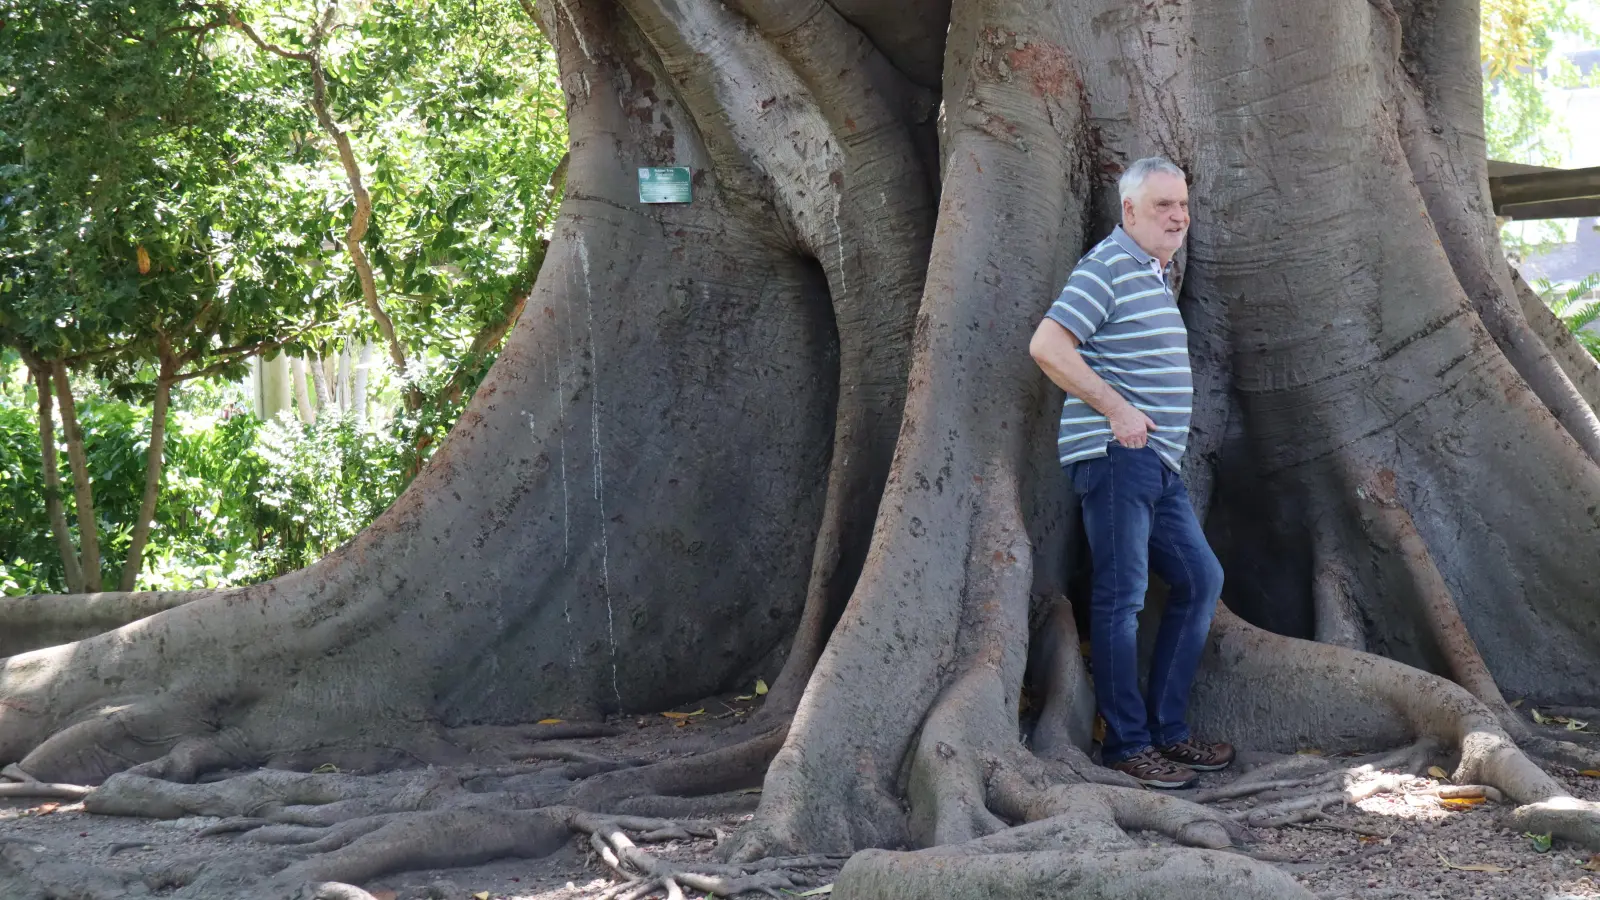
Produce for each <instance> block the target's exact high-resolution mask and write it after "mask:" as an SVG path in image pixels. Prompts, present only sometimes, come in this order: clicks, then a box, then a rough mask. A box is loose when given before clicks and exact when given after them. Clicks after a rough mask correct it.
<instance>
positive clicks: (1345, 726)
mask: <svg viewBox="0 0 1600 900" xmlns="http://www.w3.org/2000/svg"><path fill="white" fill-rule="evenodd" d="M1221 660H1227V662H1228V665H1226V666H1219V665H1217V663H1218V662H1220V661H1221ZM1203 665H1204V666H1205V671H1204V674H1203V675H1202V677H1201V679H1200V680H1199V682H1197V685H1196V693H1197V702H1196V705H1195V708H1196V710H1197V711H1198V712H1199V714H1200V716H1201V717H1202V721H1201V724H1200V728H1201V730H1203V731H1207V730H1210V731H1217V732H1221V733H1250V732H1254V733H1255V734H1256V735H1257V739H1258V740H1263V741H1268V742H1274V743H1279V744H1280V745H1281V744H1283V743H1288V744H1290V746H1291V747H1292V746H1294V745H1296V744H1300V742H1301V741H1303V740H1306V737H1305V736H1307V735H1311V736H1315V737H1314V739H1316V740H1318V741H1319V743H1321V742H1323V741H1330V739H1331V740H1338V741H1343V742H1349V743H1355V742H1357V741H1359V742H1361V743H1363V744H1366V745H1367V746H1371V745H1372V743H1373V742H1375V741H1378V740H1388V739H1392V738H1393V737H1394V736H1396V735H1403V734H1404V733H1405V732H1407V731H1409V733H1410V734H1411V735H1413V736H1415V737H1418V738H1423V739H1431V740H1434V741H1437V742H1439V744H1440V745H1454V746H1456V747H1459V748H1460V762H1459V763H1458V764H1457V766H1456V769H1455V772H1454V773H1452V775H1451V780H1452V781H1454V782H1456V783H1457V784H1481V785H1484V786H1487V787H1493V788H1495V789H1497V790H1498V791H1500V792H1501V793H1502V794H1503V795H1504V796H1505V797H1506V798H1507V799H1508V800H1510V801H1513V802H1515V803H1519V804H1523V806H1522V808H1520V809H1518V810H1517V813H1516V815H1517V817H1518V821H1521V822H1526V823H1528V824H1527V826H1526V827H1527V828H1528V830H1530V831H1536V832H1537V833H1541V834H1542V833H1546V832H1548V833H1551V834H1554V835H1555V836H1556V837H1562V838H1567V839H1570V840H1573V841H1576V842H1579V843H1582V844H1584V845H1586V846H1590V847H1600V805H1596V804H1593V803H1588V802H1585V801H1580V800H1577V799H1575V798H1573V797H1571V796H1570V795H1568V794H1567V792H1566V791H1565V790H1564V789H1563V788H1562V787H1561V786H1560V785H1559V784H1558V783H1557V782H1556V781H1555V780H1554V779H1553V778H1551V777H1550V776H1549V775H1547V774H1546V773H1545V772H1544V771H1542V770H1540V769H1539V768H1538V767H1537V766H1536V765H1534V763H1533V761H1532V760H1530V759H1529V758H1528V756H1527V755H1526V754H1524V753H1523V752H1522V751H1521V750H1520V749H1518V747H1517V745H1516V744H1515V743H1514V742H1513V741H1512V739H1511V736H1510V735H1508V734H1507V733H1506V731H1505V729H1504V728H1502V727H1501V724H1500V717H1499V716H1497V715H1496V714H1495V713H1494V712H1493V711H1492V710H1491V709H1490V708H1489V707H1488V706H1486V705H1484V704H1483V703H1482V702H1481V701H1479V700H1478V699H1477V698H1475V697H1473V696H1472V695H1471V694H1470V693H1468V692H1467V691H1466V690H1465V689H1464V688H1462V687H1461V686H1459V685H1456V684H1453V683H1451V682H1448V681H1445V680H1444V679H1442V678H1439V677H1437V676H1434V675H1430V674H1428V673H1426V672H1422V671H1420V670H1418V669H1413V668H1411V667H1409V666H1405V665H1402V664H1400V663H1397V662H1394V661H1393V660H1389V659H1384V658H1382V657H1377V656H1373V655H1370V654H1365V653H1360V652H1357V651H1353V650H1348V649H1345V648H1342V647H1333V646H1328V645H1323V644H1313V643H1309V642H1306V641H1299V640H1295V639H1293V638H1286V637H1282V636H1280V635H1275V634H1270V633H1268V632H1264V631H1261V630H1259V629H1256V628H1254V627H1253V626H1250V625H1249V624H1247V623H1245V622H1244V621H1242V620H1240V619H1239V618H1237V617H1236V616H1233V615H1232V614H1231V613H1229V612H1227V611H1226V610H1225V609H1224V610H1219V613H1218V616H1217V620H1216V623H1215V624H1214V625H1213V628H1212V643H1211V646H1210V647H1209V648H1208V650H1207V660H1206V662H1205V663H1204V664H1203ZM1308 691H1310V692H1311V695H1315V696H1317V697H1318V698H1320V702H1317V703H1312V702H1308V701H1307V699H1306V698H1307V697H1308V696H1309V695H1308ZM1245 697H1247V698H1249V703H1250V705H1249V706H1248V707H1246V706H1243V705H1239V704H1238V703H1237V699H1238V698H1245ZM1224 698H1232V699H1233V700H1234V702H1233V704H1232V705H1230V706H1226V707H1221V706H1219V705H1218V704H1219V702H1223V701H1224ZM1223 709H1226V710H1227V711H1228V712H1229V713H1230V714H1231V717H1230V718H1228V719H1227V720H1226V721H1218V720H1217V719H1216V718H1212V719H1211V721H1209V722H1207V721H1205V719H1204V717H1206V716H1212V717H1215V715H1216V713H1217V712H1218V711H1220V710H1223ZM1323 746H1327V744H1326V743H1324V744H1323Z"/></svg>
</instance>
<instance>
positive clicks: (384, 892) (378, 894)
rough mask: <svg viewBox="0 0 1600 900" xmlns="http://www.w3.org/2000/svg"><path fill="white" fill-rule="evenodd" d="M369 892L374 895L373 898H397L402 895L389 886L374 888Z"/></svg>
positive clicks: (383, 899)
mask: <svg viewBox="0 0 1600 900" xmlns="http://www.w3.org/2000/svg"><path fill="white" fill-rule="evenodd" d="M367 893H369V894H371V895H372V897H373V900H395V898H396V897H399V896H400V895H399V894H396V893H395V892H394V891H391V890H389V889H388V888H373V889H372V890H370V891H367Z"/></svg>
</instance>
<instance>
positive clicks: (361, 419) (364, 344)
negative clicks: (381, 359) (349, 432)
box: [350, 339, 372, 425]
mask: <svg viewBox="0 0 1600 900" xmlns="http://www.w3.org/2000/svg"><path fill="white" fill-rule="evenodd" d="M371 371H372V342H371V341H369V340H365V339H363V340H362V341H361V355H360V357H359V358H358V359H357V364H356V374H355V382H354V384H353V385H352V386H351V388H350V391H351V393H350V411H351V413H353V414H354V415H355V418H356V422H358V423H360V424H361V425H366V424H367V378H368V376H369V374H370V373H371Z"/></svg>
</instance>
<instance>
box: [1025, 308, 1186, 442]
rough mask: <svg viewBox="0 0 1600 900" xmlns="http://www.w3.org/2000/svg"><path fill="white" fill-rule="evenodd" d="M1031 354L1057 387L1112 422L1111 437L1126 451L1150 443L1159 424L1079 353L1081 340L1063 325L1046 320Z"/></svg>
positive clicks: (1039, 330)
mask: <svg viewBox="0 0 1600 900" xmlns="http://www.w3.org/2000/svg"><path fill="white" fill-rule="evenodd" d="M1028 353H1029V354H1031V355H1032V356H1033V360H1034V362H1036V363H1038V364H1039V368H1041V369H1043V370H1044V374H1045V375H1047V376H1049V378H1050V380H1051V381H1053V382H1055V384H1056V387H1059V388H1061V389H1062V390H1063V391H1066V392H1067V393H1069V394H1071V395H1072V396H1074V397H1077V398H1078V399H1079V400H1082V401H1083V402H1085V403H1087V404H1089V405H1090V406H1092V407H1094V409H1095V411H1096V412H1099V413H1100V414H1101V415H1103V416H1105V417H1106V418H1107V419H1109V420H1110V421H1111V436H1112V437H1114V438H1116V439H1117V443H1119V444H1121V445H1122V446H1124V447H1130V448H1133V449H1138V448H1140V447H1143V446H1144V445H1145V444H1146V443H1147V442H1148V441H1149V439H1150V432H1151V431H1152V430H1154V429H1155V427H1156V423H1155V422H1153V421H1151V420H1150V417H1149V416H1147V415H1145V414H1144V413H1142V412H1140V411H1139V410H1137V409H1135V408H1134V406H1133V404H1131V403H1129V402H1128V401H1127V399H1126V398H1125V397H1123V396H1122V395H1121V394H1119V393H1117V391H1116V389H1115V388H1113V387H1112V386H1111V385H1109V384H1106V382H1105V379H1103V378H1101V377H1100V376H1099V375H1096V374H1095V373H1094V370H1093V369H1091V368H1089V364H1088V363H1086V362H1084V361H1083V356H1082V355H1081V354H1079V353H1078V338H1077V337H1076V336H1075V335H1074V334H1073V333H1072V332H1070V331H1068V330H1067V329H1066V328H1065V327H1063V326H1062V325H1061V323H1059V322H1057V321H1055V320H1054V319H1045V320H1044V321H1042V322H1040V323H1039V327H1038V329H1036V330H1035V331H1034V332H1033V340H1032V341H1030V342H1028Z"/></svg>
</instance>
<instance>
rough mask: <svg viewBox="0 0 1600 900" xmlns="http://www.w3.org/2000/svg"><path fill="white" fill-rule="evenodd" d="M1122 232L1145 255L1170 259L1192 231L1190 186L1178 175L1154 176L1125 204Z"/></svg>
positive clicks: (1157, 173) (1123, 207)
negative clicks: (1137, 245) (1142, 249)
mask: <svg viewBox="0 0 1600 900" xmlns="http://www.w3.org/2000/svg"><path fill="white" fill-rule="evenodd" d="M1122 230H1124V231H1126V232H1127V233H1128V236H1129V237H1131V238H1133V239H1134V240H1135V241H1137V242H1138V244H1139V246H1141V247H1143V248H1144V249H1145V252H1146V253H1149V254H1150V255H1152V256H1156V257H1160V258H1161V261H1162V262H1167V261H1169V260H1171V259H1172V255H1173V254H1175V253H1177V252H1178V248H1180V247H1182V246H1183V238H1184V235H1186V234H1187V233H1188V231H1189V186H1188V185H1186V184H1184V182H1183V179H1182V178H1179V177H1178V176H1176V175H1170V174H1168V173H1166V172H1156V173H1154V174H1152V175H1151V176H1150V177H1148V178H1146V179H1145V180H1144V186H1143V187H1141V188H1140V189H1139V191H1138V193H1136V194H1135V195H1134V196H1132V197H1130V198H1128V199H1126V200H1124V201H1122Z"/></svg>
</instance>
